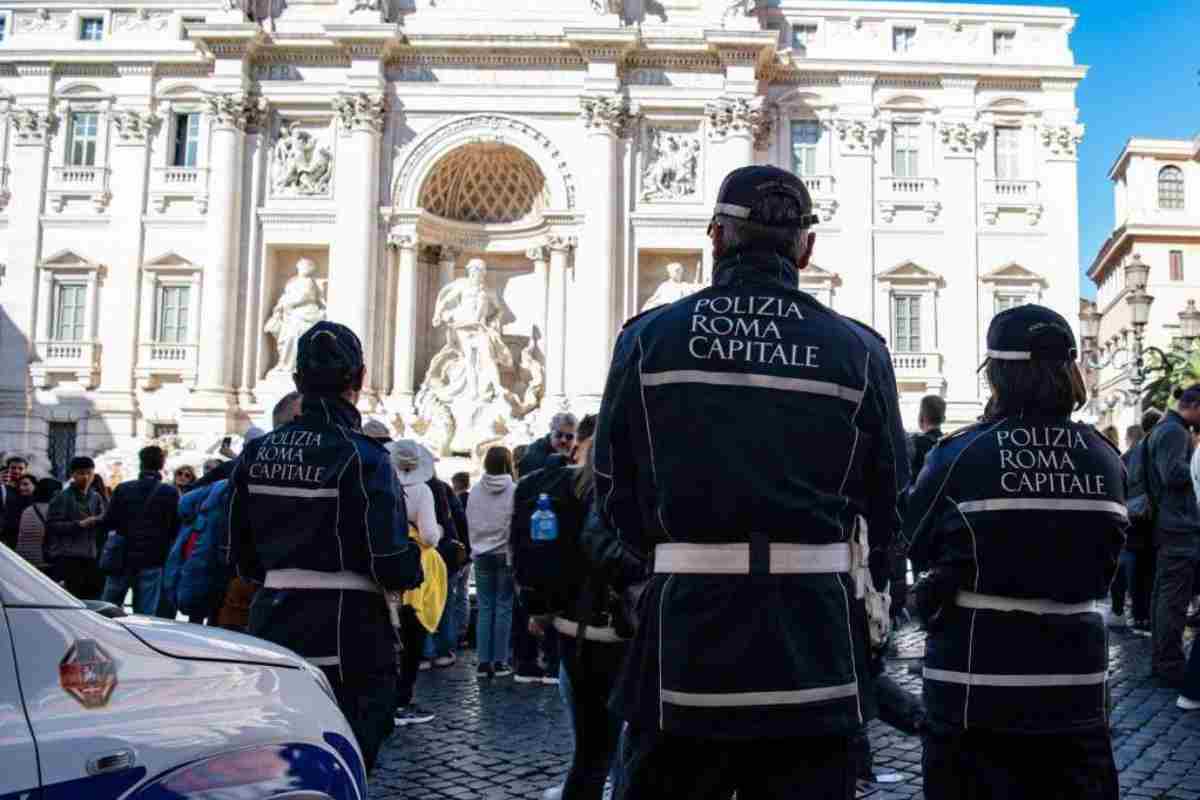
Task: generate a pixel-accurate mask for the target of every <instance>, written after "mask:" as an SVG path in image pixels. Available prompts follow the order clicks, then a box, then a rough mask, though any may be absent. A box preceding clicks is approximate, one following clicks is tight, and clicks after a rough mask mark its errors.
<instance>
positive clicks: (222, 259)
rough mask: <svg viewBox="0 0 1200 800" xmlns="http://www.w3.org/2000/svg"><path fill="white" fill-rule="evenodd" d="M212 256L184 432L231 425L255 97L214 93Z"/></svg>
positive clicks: (210, 104)
mask: <svg viewBox="0 0 1200 800" xmlns="http://www.w3.org/2000/svg"><path fill="white" fill-rule="evenodd" d="M207 100H208V113H209V115H210V117H211V129H212V135H211V139H210V142H211V149H210V151H209V169H210V173H209V195H210V197H211V205H210V209H211V211H210V213H209V215H208V230H207V234H206V235H207V240H208V243H209V247H208V250H207V252H208V261H207V263H205V265H204V283H203V287H202V289H201V294H200V302H201V304H202V305H203V310H202V313H203V315H204V330H205V333H204V335H203V336H201V337H200V352H199V357H198V369H197V377H196V389H195V391H193V392H192V396H191V398H190V400H189V402H188V404H187V407H186V409H185V412H186V413H185V415H184V424H183V427H184V428H186V429H187V431H184V432H193V431H194V432H200V431H203V432H208V433H212V432H214V430H215V429H217V428H219V429H220V432H224V431H226V430H228V429H229V427H230V423H231V421H232V420H231V419H230V410H231V401H232V395H231V390H232V387H233V375H234V373H233V337H232V336H231V335H230V334H231V333H232V332H233V331H234V330H235V328H236V324H235V316H236V311H235V308H236V306H235V299H234V297H233V291H234V288H235V287H236V285H237V277H238V262H239V260H240V258H241V252H242V247H241V233H242V230H241V224H240V220H241V197H242V161H243V151H244V147H245V138H246V134H245V132H246V126H247V125H248V124H249V123H250V122H251V120H252V118H253V117H254V116H255V115H256V114H257V108H258V106H257V100H256V98H254V97H253V96H251V95H246V94H220V95H210V96H209V97H208V98H207Z"/></svg>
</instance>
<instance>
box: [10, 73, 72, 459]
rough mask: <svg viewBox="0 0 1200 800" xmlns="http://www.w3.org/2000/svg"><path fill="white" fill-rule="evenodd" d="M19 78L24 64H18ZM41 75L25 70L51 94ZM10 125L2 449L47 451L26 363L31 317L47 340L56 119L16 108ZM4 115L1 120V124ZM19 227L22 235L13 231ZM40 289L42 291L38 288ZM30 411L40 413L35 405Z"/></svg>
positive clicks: (50, 113) (34, 110) (40, 110)
mask: <svg viewBox="0 0 1200 800" xmlns="http://www.w3.org/2000/svg"><path fill="white" fill-rule="evenodd" d="M17 70H18V74H20V75H22V76H23V77H26V76H27V73H29V69H28V68H23V67H22V66H20V65H18V67H17ZM45 72H46V74H45V75H36V74H32V73H30V74H28V77H29V79H30V80H34V79H35V78H38V77H40V78H41V79H42V81H44V85H43V86H42V87H40V91H41V96H42V97H43V98H44V97H46V96H48V94H49V72H50V70H49V69H46V70H45ZM7 118H8V119H7V124H8V126H9V152H8V167H9V169H11V170H12V171H11V173H10V174H9V190H10V191H11V193H12V196H13V198H19V199H14V200H13V201H10V202H9V204H8V208H7V213H8V239H9V249H8V264H7V267H6V270H5V274H4V277H3V281H2V287H3V289H2V291H0V297H2V298H3V300H2V304H3V307H4V316H5V317H6V327H5V330H4V332H3V333H2V334H0V449H19V450H27V451H39V452H43V453H44V452H45V450H46V447H45V443H46V437H45V426H44V425H43V424H42V423H41V421H40V420H37V419H32V420H31V419H30V418H29V417H30V411H31V400H32V397H31V394H30V392H29V386H30V383H29V362H30V355H31V354H32V353H33V342H30V341H29V337H30V336H32V335H33V331H34V329H35V328H34V326H35V321H36V325H37V330H38V331H39V334H40V335H39V338H40V339H41V340H42V341H45V340H46V339H48V338H50V337H49V332H50V303H51V302H52V301H53V300H52V297H51V292H50V275H49V273H47V272H46V271H44V270H43V271H41V273H40V280H39V271H38V264H39V262H40V261H41V258H42V253H41V251H40V243H41V240H42V237H41V213H42V203H41V201H40V198H41V197H42V195H43V191H42V190H43V188H44V186H45V175H46V160H47V151H48V147H49V144H50V142H51V140H52V139H53V136H54V133H55V131H56V130H57V129H58V118H57V117H56V116H55V114H54V112H53V111H50V110H48V109H45V108H24V107H20V106H18V107H16V108H13V109H11V110H9V111H8V112H7ZM2 121H3V118H0V122H2ZM15 231H20V232H21V233H20V235H19V236H18V235H14V233H13V232H15ZM39 287H40V291H39ZM33 413H35V414H37V413H39V412H38V410H37V408H36V407H34V408H33Z"/></svg>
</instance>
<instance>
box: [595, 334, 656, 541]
mask: <svg viewBox="0 0 1200 800" xmlns="http://www.w3.org/2000/svg"><path fill="white" fill-rule="evenodd" d="M635 346H636V330H626V331H625V332H624V333H622V334H621V336H620V338H619V339H618V340H617V346H616V349H615V352H614V353H613V362H612V367H611V369H610V370H609V373H608V382H607V385H606V386H605V388H604V400H603V402H602V404H601V406H600V414H599V417H598V419H597V422H596V435H595V439H594V441H593V444H592V448H593V456H594V458H595V468H596V511H597V513H598V514H599V518H600V521H601V522H602V523H603V525H602V526H601V527H600V528H598V529H597V535H606V536H616V537H619V538H620V539H621V541H623V542H624V543H625V544H626V546H628V547H631V548H633V549H634V551H636V552H638V553H639V554H641V555H642V556H643V557H644V558H649V557H650V555H651V553H652V552H653V550H654V545H655V544H657V542H654V541H649V540H648V537H647V535H646V532H645V531H644V530H643V525H642V517H641V513H640V506H639V505H638V500H639V498H638V487H637V457H636V454H635V453H634V452H633V436H632V424H633V420H634V419H635V415H637V414H640V413H641V408H640V397H641V388H642V387H641V378H640V375H639V373H638V370H637V369H635V368H634V365H633V358H634V348H635ZM642 424H643V425H644V424H645V422H644V420H643V422H642Z"/></svg>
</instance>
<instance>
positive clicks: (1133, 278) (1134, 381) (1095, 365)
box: [1079, 253, 1200, 417]
mask: <svg viewBox="0 0 1200 800" xmlns="http://www.w3.org/2000/svg"><path fill="white" fill-rule="evenodd" d="M1149 279H1150V267H1149V266H1148V265H1147V264H1145V263H1143V262H1142V257H1141V256H1140V255H1138V254H1136V253H1135V254H1134V255H1133V257H1132V258H1131V259H1130V260H1129V262H1128V263H1127V264H1125V304H1126V305H1127V306H1128V307H1129V312H1130V322H1131V324H1132V325H1133V346H1132V347H1130V346H1129V345H1128V344H1125V345H1123V346H1118V347H1114V348H1113V349H1112V351H1111V352H1110V353H1109V354H1108V355H1107V356H1102V355H1101V351H1100V347H1099V339H1100V322H1101V319H1102V318H1103V317H1102V315H1101V314H1100V312H1099V311H1097V310H1096V309H1095V308H1094V307H1093V308H1089V309H1086V310H1084V311H1081V312H1080V313H1079V328H1080V333H1081V335H1082V338H1083V354H1082V361H1083V364H1084V365H1085V366H1086V367H1087V368H1088V369H1092V370H1096V371H1099V370H1102V369H1105V368H1107V367H1110V366H1116V367H1117V368H1118V369H1121V370H1123V371H1127V372H1128V374H1129V383H1130V385H1131V386H1132V387H1133V388H1132V390H1125V389H1118V390H1117V394H1119V395H1121V400H1120V401H1119V402H1120V403H1121V404H1123V405H1126V406H1131V407H1132V408H1133V409H1134V414H1135V416H1138V417H1140V416H1141V410H1142V386H1143V385H1144V384H1145V382H1146V375H1147V371H1146V352H1147V351H1146V347H1145V334H1146V324H1147V323H1148V322H1149V321H1150V306H1151V305H1153V304H1154V298H1153V297H1151V296H1150V295H1149V294H1147V292H1146V283H1147V282H1148V281H1149ZM1189 308H1191V310H1192V311H1195V307H1194V305H1189ZM1184 313H1186V312H1184ZM1196 315H1197V317H1200V311H1196ZM1180 320H1181V323H1182V320H1183V315H1182V314H1181V315H1180ZM1187 325H1189V326H1191V327H1193V328H1197V327H1200V319H1197V320H1193V319H1191V318H1189V321H1188V322H1187ZM1181 327H1182V325H1181ZM1127 341H1128V340H1126V342H1127ZM1118 360H1120V361H1121V362H1122V363H1121V364H1120V365H1118V363H1117V362H1118ZM1092 403H1093V406H1092V407H1093V408H1094V409H1095V408H1098V407H1099V402H1098V399H1097V398H1096V397H1095V396H1094V394H1093V397H1092Z"/></svg>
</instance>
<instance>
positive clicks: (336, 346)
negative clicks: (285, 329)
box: [296, 322, 363, 375]
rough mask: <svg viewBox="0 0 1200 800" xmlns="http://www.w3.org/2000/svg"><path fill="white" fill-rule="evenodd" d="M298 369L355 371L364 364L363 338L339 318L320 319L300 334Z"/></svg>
mask: <svg viewBox="0 0 1200 800" xmlns="http://www.w3.org/2000/svg"><path fill="white" fill-rule="evenodd" d="M296 350H297V352H296V372H298V373H300V374H301V375H304V374H306V373H322V374H326V375H328V374H331V373H347V374H353V373H355V372H357V371H358V370H360V369H362V368H363V349H362V342H360V341H359V339H358V336H356V335H355V333H354V331H352V330H350V329H349V328H347V327H346V326H345V325H339V324H338V323H336V322H318V323H317V324H316V325H313V326H312V327H311V328H309V329H308V330H307V331H305V333H304V335H303V336H301V337H300V343H299V345H298V346H297V348H296Z"/></svg>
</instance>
